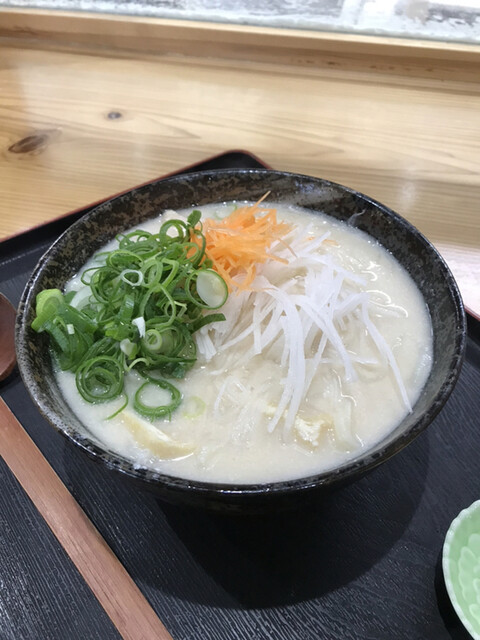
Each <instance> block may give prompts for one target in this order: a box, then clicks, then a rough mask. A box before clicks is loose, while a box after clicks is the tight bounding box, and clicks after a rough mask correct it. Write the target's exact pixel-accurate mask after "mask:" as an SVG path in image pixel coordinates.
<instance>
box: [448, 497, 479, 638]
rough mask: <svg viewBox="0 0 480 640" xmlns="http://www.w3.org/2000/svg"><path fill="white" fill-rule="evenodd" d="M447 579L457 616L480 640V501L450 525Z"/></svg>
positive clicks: (462, 512)
mask: <svg viewBox="0 0 480 640" xmlns="http://www.w3.org/2000/svg"><path fill="white" fill-rule="evenodd" d="M442 567H443V576H444V578H445V586H446V588H447V593H448V595H449V597H450V600H451V602H452V604H453V608H454V609H455V612H456V614H457V615H458V617H459V619H460V620H461V622H462V624H463V626H464V627H465V629H466V630H467V631H468V633H469V634H470V635H471V636H472V638H474V640H480V500H477V501H476V502H474V503H473V504H471V505H470V506H469V507H468V508H466V509H463V511H461V512H460V513H459V514H458V516H457V517H456V518H455V520H454V521H453V522H452V524H451V525H450V527H449V529H448V531H447V535H446V536H445V542H444V545H443V553H442Z"/></svg>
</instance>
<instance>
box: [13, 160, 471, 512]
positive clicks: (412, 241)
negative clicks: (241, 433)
mask: <svg viewBox="0 0 480 640" xmlns="http://www.w3.org/2000/svg"><path fill="white" fill-rule="evenodd" d="M266 191H270V192H271V196H270V199H271V200H275V201H279V202H283V203H286V204H295V205H299V206H302V207H305V208H307V209H311V210H313V211H318V210H321V211H324V212H325V213H327V214H329V215H331V216H333V217H335V218H338V219H340V220H348V219H351V220H352V221H353V222H352V224H355V226H356V227H358V228H359V229H361V230H363V231H366V232H367V233H369V234H370V235H371V236H373V237H374V238H376V239H377V240H378V241H379V242H380V243H381V244H382V245H383V246H384V247H385V248H386V249H388V250H389V251H390V252H391V253H392V254H393V255H394V257H395V258H396V259H397V260H398V261H399V262H400V263H401V264H402V265H403V266H404V267H405V268H406V269H407V271H408V272H409V273H410V275H411V276H412V278H413V280H414V281H415V282H416V284H417V286H418V288H419V289H420V291H421V292H422V294H423V296H424V299H425V301H426V304H427V306H428V309H429V311H430V315H431V320H432V325H433V337H434V344H433V349H434V359H433V367H432V371H431V373H430V375H429V378H428V380H427V382H426V385H425V387H424V389H423V391H422V393H421V395H420V397H419V399H418V401H417V402H416V404H415V406H414V407H413V411H412V413H411V414H410V415H408V416H407V417H406V418H405V419H404V420H402V422H401V423H400V424H399V425H398V426H397V428H396V429H395V430H394V431H393V432H392V433H390V434H389V435H388V436H387V437H385V438H384V439H383V440H382V441H381V442H379V443H378V444H377V445H376V446H375V447H374V448H372V449H370V450H368V451H365V452H364V453H362V454H361V455H359V456H358V457H357V458H355V459H353V460H351V461H349V462H348V463H345V464H342V465H341V466H339V467H338V468H335V469H333V470H331V471H328V472H325V473H320V474H318V475H314V476H310V477H306V478H301V479H297V480H291V481H284V482H273V483H267V484H255V485H227V484H218V483H203V482H194V481H190V480H184V479H181V478H176V477H171V476H167V475H162V474H161V473H157V472H155V471H152V470H149V469H146V468H138V467H137V466H135V465H134V464H132V463H131V462H130V461H129V460H127V459H125V458H123V457H121V456H119V455H116V454H115V453H112V452H110V451H106V450H104V449H103V448H102V447H101V446H99V445H98V443H97V442H96V441H95V440H94V439H93V438H91V437H90V436H89V433H88V431H87V430H86V429H85V428H84V426H83V425H82V423H81V420H80V419H79V418H78V417H77V416H76V415H75V414H74V413H73V412H72V411H71V409H70V408H69V407H68V405H67V404H66V402H65V401H64V400H63V398H62V396H61V394H60V392H59V389H58V386H57V383H56V381H55V376H54V374H53V371H52V363H51V359H50V356H49V353H48V345H47V340H46V337H45V335H43V334H37V333H35V332H34V331H32V329H31V328H30V323H31V322H32V319H33V313H34V303H35V297H36V295H37V293H38V292H39V291H41V290H42V289H46V288H54V287H57V288H60V289H62V288H63V286H64V285H65V283H66V282H67V281H68V280H69V279H70V278H71V277H72V276H73V275H74V274H75V273H76V272H77V271H79V270H80V268H81V267H82V266H83V265H84V263H85V262H86V261H87V259H88V258H89V257H90V256H91V255H92V254H93V253H94V252H96V251H97V250H99V249H100V247H102V246H103V245H104V244H105V243H106V242H108V241H109V240H110V239H112V238H113V237H114V236H115V235H116V234H117V233H119V232H120V231H124V230H125V229H127V228H130V227H132V226H135V225H138V224H139V223H141V222H143V221H145V220H147V219H148V218H151V217H154V216H157V215H158V214H159V213H160V212H161V211H163V210H165V209H181V208H187V207H193V206H201V205H202V204H206V203H209V202H221V201H228V200H235V199H239V200H244V199H250V200H255V199H257V198H259V197H261V196H262V195H263V194H264V193H265V192H266ZM360 213H361V215H354V214H360ZM352 216H354V217H353V218H352ZM16 340H17V356H18V364H19V368H20V372H21V374H22V377H23V380H24V382H25V386H26V388H27V389H28V391H29V393H30V394H31V396H32V398H33V400H34V402H35V403H36V404H37V406H38V408H39V410H40V411H41V413H42V414H43V415H44V416H45V417H46V418H47V419H48V420H49V422H50V423H51V424H52V425H53V427H54V428H55V429H57V430H58V431H59V432H60V433H61V434H62V435H64V436H65V437H66V438H67V440H68V441H69V442H70V443H72V444H73V445H75V446H77V447H79V448H80V449H81V450H82V451H84V452H85V453H86V454H87V455H88V456H90V457H91V458H93V459H95V460H96V461H98V462H99V463H101V464H103V465H105V466H107V467H108V468H109V469H112V470H114V471H116V472H118V473H120V474H122V475H123V476H125V477H128V478H130V479H131V480H133V481H135V482H137V483H138V484H140V485H141V486H143V487H147V488H149V489H152V490H154V491H156V492H157V493H158V495H159V496H160V497H162V498H164V499H166V500H169V501H173V502H180V503H183V504H189V505H198V506H203V507H211V508H214V509H220V510H222V509H223V510H231V511H240V512H247V511H252V512H255V511H263V510H266V509H270V508H273V509H279V508H285V507H289V506H293V505H295V506H298V505H300V504H301V503H302V502H303V501H305V500H307V499H310V498H312V497H314V496H319V495H321V494H322V493H325V492H327V491H328V492H329V491H331V490H332V489H333V488H335V487H338V486H340V485H342V484H345V483H348V482H351V481H352V480H355V479H357V478H359V477H361V476H362V475H363V474H365V473H366V472H367V471H369V470H371V469H373V468H374V467H376V466H377V465H379V464H381V463H383V462H385V461H386V460H388V459H389V458H390V457H391V456H393V455H395V454H397V453H398V452H399V451H401V450H402V449H403V448H404V447H405V446H406V445H407V444H408V443H409V442H411V441H412V440H413V439H414V438H415V437H416V436H418V434H419V433H421V432H422V431H423V430H424V429H425V428H426V427H427V426H428V425H429V424H430V423H431V422H432V420H433V419H434V418H435V416H436V415H437V413H438V412H439V411H440V409H441V407H442V406H443V405H444V403H445V401H446V400H447V398H448V396H449V394H450V392H451V391H452V389H453V387H454V385H455V382H456V380H457V377H458V375H459V372H460V367H461V362H462V358H463V354H464V348H465V315H464V309H463V306H462V300H461V297H460V294H459V291H458V288H457V285H456V283H455V281H454V279H453V277H452V274H451V273H450V271H449V269H448V267H447V266H446V264H445V262H444V260H443V259H442V258H441V256H440V255H439V254H438V252H437V251H436V250H435V249H434V247H433V246H432V245H431V244H430V243H429V242H428V241H427V240H426V239H425V238H424V237H423V236H422V235H421V234H420V233H419V231H417V230H416V229H415V228H414V227H413V226H412V225H411V224H409V223H408V222H407V221H406V220H404V219H403V218H401V217H400V216H398V215H397V214H396V213H394V212H393V211H391V210H390V209H388V208H387V207H385V206H383V205H382V204H380V203H378V202H375V201H374V200H372V199H370V198H369V197H367V196H365V195H362V194H360V193H357V192H355V191H353V190H351V189H348V188H346V187H344V186H341V185H338V184H334V183H332V182H328V181H326V180H322V179H319V178H314V177H308V176H302V175H296V174H289V173H285V172H277V171H270V170H221V171H214V172H202V173H195V174H190V175H185V176H176V177H173V178H169V179H165V180H159V181H158V182H156V183H152V184H148V185H146V186H143V187H140V188H138V189H134V190H132V191H130V192H129V193H127V194H124V195H122V196H119V197H117V198H115V199H113V200H110V201H108V202H106V203H103V204H101V205H100V206H98V207H97V208H96V209H94V210H93V211H91V212H90V213H88V214H87V215H86V216H84V217H83V218H82V219H81V220H79V221H78V222H76V223H75V224H73V225H72V226H71V227H70V228H69V229H68V230H67V231H66V232H65V233H64V234H63V235H62V236H61V237H60V238H59V239H58V240H57V241H56V242H55V243H54V244H53V245H52V247H51V248H50V249H49V250H48V251H47V252H46V253H45V255H44V256H43V257H42V258H41V260H40V262H39V264H38V265H37V267H36V268H35V270H34V272H33V274H32V276H31V278H30V280H29V282H28V284H27V286H26V288H25V291H24V293H23V296H22V299H21V303H20V307H19V314H18V319H17V328H16Z"/></svg>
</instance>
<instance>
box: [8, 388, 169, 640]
mask: <svg viewBox="0 0 480 640" xmlns="http://www.w3.org/2000/svg"><path fill="white" fill-rule="evenodd" d="M0 455H1V456H2V458H3V459H4V460H5V462H6V463H7V465H8V466H9V467H10V470H11V471H12V473H13V474H14V475H15V477H16V478H17V480H18V481H19V483H20V484H21V485H22V487H23V488H24V490H25V492H26V493H27V495H28V496H29V497H30V499H31V500H32V502H33V504H34V505H35V506H36V507H37V509H38V511H39V512H40V514H41V516H42V517H43V518H44V520H45V521H46V523H47V524H48V526H49V527H50V529H51V530H52V531H53V533H54V534H55V536H56V537H57V539H58V541H59V542H60V544H61V545H62V547H63V548H64V549H65V551H66V552H67V554H68V555H69V557H70V559H71V560H72V561H73V563H74V564H75V566H76V567H77V569H78V571H79V572H80V574H81V576H82V577H83V579H84V580H85V582H86V583H87V584H88V586H89V587H90V589H91V590H92V591H93V593H94V594H95V596H96V598H97V599H98V601H99V602H100V604H101V605H102V607H103V608H104V609H105V611H106V613H107V615H108V616H109V618H110V620H111V621H112V622H113V624H114V625H115V627H116V628H117V630H118V631H119V633H120V634H121V636H122V637H123V638H124V639H125V640H172V637H171V635H170V634H169V633H168V631H167V630H166V629H165V627H164V626H163V624H162V623H161V622H160V620H159V618H158V617H157V615H156V613H155V612H154V610H153V609H152V607H151V606H150V604H149V603H148V602H147V600H146V599H145V597H144V596H143V594H142V592H141V591H140V589H139V588H138V587H137V585H136V584H135V582H134V581H133V580H132V578H131V577H130V576H129V574H128V573H127V571H126V569H125V568H124V567H123V565H122V564H121V562H120V561H119V560H118V558H117V557H116V556H115V554H114V553H113V551H112V550H111V549H110V547H109V546H108V545H107V543H106V542H105V540H104V539H103V538H102V536H101V535H100V533H99V532H98V530H97V529H96V527H95V526H94V525H93V523H92V522H91V521H90V520H89V518H88V517H87V515H86V514H85V512H84V511H83V509H82V508H81V507H80V505H79V504H78V503H77V501H76V500H75V498H74V497H73V496H72V494H71V493H70V492H69V491H68V489H67V487H66V486H65V485H64V484H63V482H62V481H61V480H60V478H59V477H58V475H57V474H56V473H55V471H54V470H53V468H52V467H51V466H50V464H49V463H48V461H47V459H46V458H45V457H44V456H43V454H42V453H41V451H40V450H39V449H38V447H37V446H36V444H35V443H34V442H33V440H32V439H31V438H30V436H29V435H28V433H27V432H26V431H25V429H24V428H23V427H22V425H21V424H20V422H19V421H18V420H17V419H16V418H15V416H14V415H13V413H12V412H11V411H10V409H9V408H8V406H7V405H6V404H5V402H4V401H3V399H2V398H0Z"/></svg>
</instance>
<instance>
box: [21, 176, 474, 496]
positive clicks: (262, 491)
mask: <svg viewBox="0 0 480 640" xmlns="http://www.w3.org/2000/svg"><path fill="white" fill-rule="evenodd" d="M240 174H241V175H245V176H247V175H255V174H266V175H272V176H277V177H286V178H293V179H296V180H300V181H302V180H308V181H313V182H316V183H321V184H322V186H325V187H332V188H335V189H340V190H341V191H343V192H344V193H347V194H350V195H352V196H355V197H357V198H359V199H361V200H363V201H365V202H367V203H369V204H370V205H373V206H374V207H375V208H377V209H379V210H381V211H382V212H383V213H384V214H386V215H387V216H388V217H390V218H392V219H393V220H394V221H395V223H396V224H397V225H400V226H401V227H403V228H404V229H406V230H408V231H409V232H410V233H411V234H413V235H414V236H415V237H416V239H417V240H418V241H419V242H420V243H421V244H423V245H424V247H425V249H426V251H428V252H429V253H430V254H431V255H432V256H433V257H434V259H436V260H437V261H438V263H439V264H440V266H441V268H442V269H443V272H444V276H445V280H446V282H447V289H448V290H449V292H450V294H451V297H452V302H453V304H454V309H455V325H456V326H457V327H458V330H457V332H456V334H455V344H454V351H453V356H452V359H451V362H450V364H449V371H450V372H451V375H450V376H449V377H448V378H447V379H446V380H445V381H444V382H443V384H442V385H441V387H440V388H439V390H438V392H437V394H436V395H435V397H434V399H433V401H432V403H431V405H430V408H429V409H428V411H426V412H425V413H424V415H423V416H422V417H421V418H420V419H419V420H418V421H417V422H416V423H415V424H414V425H413V426H412V427H411V428H410V429H409V430H408V431H406V432H404V433H402V434H401V435H400V436H399V437H398V438H397V439H395V440H394V441H392V442H390V443H389V444H387V445H386V446H385V447H383V448H382V449H379V448H378V446H377V447H373V448H372V449H369V450H367V451H365V452H364V453H363V454H362V455H360V456H359V457H357V458H354V459H353V460H350V461H347V462H345V463H343V464H342V465H340V466H338V467H335V468H333V469H330V470H326V471H324V472H321V473H318V474H313V475H310V476H306V477H303V478H294V479H291V480H279V481H273V482H265V483H252V484H245V483H233V484H230V483H225V482H223V483H221V482H203V481H196V480H191V479H186V478H179V477H176V476H171V475H168V474H163V473H160V472H158V471H155V470H153V469H150V468H146V467H140V466H138V465H135V464H134V463H133V462H132V461H131V460H129V459H128V458H125V457H123V456H121V455H119V454H116V453H114V452H111V451H107V450H105V449H102V448H101V447H99V446H98V445H97V444H96V443H95V442H94V441H92V440H90V439H89V438H87V437H85V436H82V435H81V434H79V433H76V434H75V435H73V434H70V433H68V432H67V431H65V430H64V429H62V428H60V427H59V426H58V425H57V424H56V422H55V421H53V420H52V419H51V415H50V414H51V413H55V412H53V411H52V410H51V409H50V407H48V406H47V405H46V404H44V403H43V402H41V401H40V399H39V398H38V396H37V394H36V393H35V391H36V388H37V383H36V381H35V378H34V376H33V375H32V374H31V373H30V371H29V370H26V369H24V368H23V366H22V364H21V363H23V362H24V359H23V358H20V357H18V358H17V359H18V362H19V370H20V374H21V377H22V379H23V382H24V384H25V386H26V388H27V390H28V392H29V394H30V396H31V397H32V399H33V401H34V403H35V404H36V406H37V408H38V409H39V411H40V413H41V414H42V415H43V416H44V417H45V418H46V419H47V421H48V422H49V423H50V424H51V425H52V426H53V427H54V428H55V430H56V431H58V432H59V433H60V434H61V435H62V436H63V437H65V438H66V439H67V440H68V441H69V442H71V443H72V444H74V445H75V446H77V447H79V448H80V449H81V450H82V451H83V452H84V453H86V454H87V455H88V456H89V457H90V458H92V459H93V460H95V461H96V462H100V463H102V464H104V465H105V466H106V467H107V468H109V469H112V470H115V471H117V472H120V474H122V475H123V476H125V477H128V478H131V479H133V480H136V481H140V482H142V483H146V484H147V485H150V486H151V487H152V488H157V489H158V488H162V489H163V490H164V491H166V492H171V491H173V492H174V493H176V494H181V493H184V494H189V495H190V496H191V494H192V492H193V493H194V494H196V495H197V496H198V497H201V496H203V497H206V498H209V497H210V498H211V497H214V498H215V499H222V498H224V499H226V500H227V501H228V500H229V499H231V498H233V497H235V496H238V497H248V496H251V497H253V496H265V495H268V494H269V495H276V496H281V495H286V494H288V495H289V494H293V493H296V494H300V493H305V492H309V491H312V490H314V489H318V488H320V487H323V488H326V487H329V486H333V485H337V484H339V485H340V484H345V483H348V482H349V481H350V480H351V479H352V478H353V477H355V476H356V475H359V474H362V475H363V474H364V473H366V472H368V471H370V470H373V469H374V468H375V467H377V466H379V465H380V464H383V463H384V462H385V461H387V460H388V459H389V458H391V457H392V456H393V455H395V454H396V453H398V452H399V451H400V450H402V449H404V448H405V447H406V446H407V445H408V444H410V443H411V442H412V441H413V440H414V439H415V438H416V437H417V436H418V435H419V434H420V433H422V432H423V431H424V430H425V429H426V427H427V426H428V425H429V424H430V423H431V422H432V421H433V420H434V418H435V417H436V416H437V415H438V413H439V412H440V410H441V409H442V407H443V406H444V404H445V402H446V401H447V399H448V397H449V396H450V394H451V392H452V390H453V388H454V387H455V384H456V382H457V380H458V377H459V375H460V371H461V365H462V362H463V358H464V354H465V349H466V340H467V334H466V315H465V310H464V306H463V301H462V297H461V294H460V291H459V288H458V285H457V283H456V281H455V279H454V277H453V274H452V273H451V271H450V268H449V267H448V265H447V263H446V262H445V260H444V258H443V257H442V256H441V255H440V253H439V252H438V251H437V249H436V248H435V247H434V245H433V244H432V243H431V242H430V241H429V240H428V239H427V238H426V237H425V236H424V235H423V234H422V233H421V232H420V231H419V230H418V229H417V228H416V227H415V226H414V225H412V224H411V223H410V222H408V221H407V220H406V219H405V218H403V217H402V216H400V215H399V214H398V213H396V212H395V211H393V210H392V209H390V208H389V207H387V206H386V205H384V204H382V203H381V202H378V201H377V200H375V199H373V198H370V197H369V196H367V195H366V194H364V193H361V192H359V191H356V190H355V189H352V188H350V187H346V186H345V185H342V184H340V183H337V182H333V181H330V180H326V179H324V178H319V177H316V176H310V175H306V174H299V173H292V172H288V171H278V170H272V169H216V170H209V171H198V172H195V173H190V174H188V175H187V176H186V175H184V174H179V175H175V176H171V177H167V178H160V179H159V180H157V181H154V182H152V183H149V184H148V185H146V186H150V187H151V186H152V185H156V184H158V183H165V184H167V185H168V183H170V182H176V181H179V180H182V179H183V180H184V179H185V178H188V180H191V181H194V180H198V179H203V180H205V179H212V178H216V177H222V176H238V175H240ZM142 188H144V185H142V186H140V187H136V188H134V189H131V190H130V191H128V192H126V193H122V194H121V195H119V196H115V197H113V198H111V199H109V200H106V201H104V202H102V203H101V204H100V205H98V206H96V207H95V208H94V209H92V210H91V211H89V212H88V213H87V214H86V215H85V216H83V217H82V218H80V219H79V220H77V221H76V222H75V223H74V224H73V225H71V227H69V228H68V229H67V230H66V231H64V232H63V233H62V234H61V235H60V236H59V238H58V239H57V240H56V241H55V242H54V243H53V244H52V245H51V246H50V247H49V248H48V249H47V251H46V252H45V253H44V254H43V256H42V257H41V258H40V260H39V262H38V264H37V265H36V267H35V268H34V270H33V272H32V274H31V276H30V278H29V280H28V282H27V284H26V286H25V289H24V291H23V294H22V297H21V300H20V304H19V307H18V314H17V321H16V327H15V337H16V349H17V356H20V355H21V354H22V352H25V349H26V341H25V339H24V338H25V329H26V326H25V317H26V314H25V310H26V309H27V308H28V305H29V304H31V303H32V300H31V295H32V288H33V284H34V283H35V281H36V280H37V278H38V277H39V276H40V275H41V273H42V270H43V268H44V265H45V264H46V263H47V262H48V260H49V259H50V257H51V256H52V254H55V251H56V250H57V248H58V247H59V245H61V244H62V242H63V241H64V239H65V237H68V234H69V233H70V230H71V229H72V228H76V227H77V226H79V225H82V224H84V222H85V220H86V219H89V218H90V217H91V216H93V215H95V214H96V212H97V211H98V210H99V209H101V208H102V207H103V206H105V205H108V204H109V203H110V202H112V201H113V200H116V199H117V198H122V197H128V196H130V195H131V194H133V193H135V192H136V191H138V190H140V189H142ZM379 242H380V241H379ZM60 422H63V423H64V421H63V418H61V420H60ZM77 436H78V437H77ZM380 444H381V443H380ZM192 498H193V496H192ZM193 499H194V498H193Z"/></svg>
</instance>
